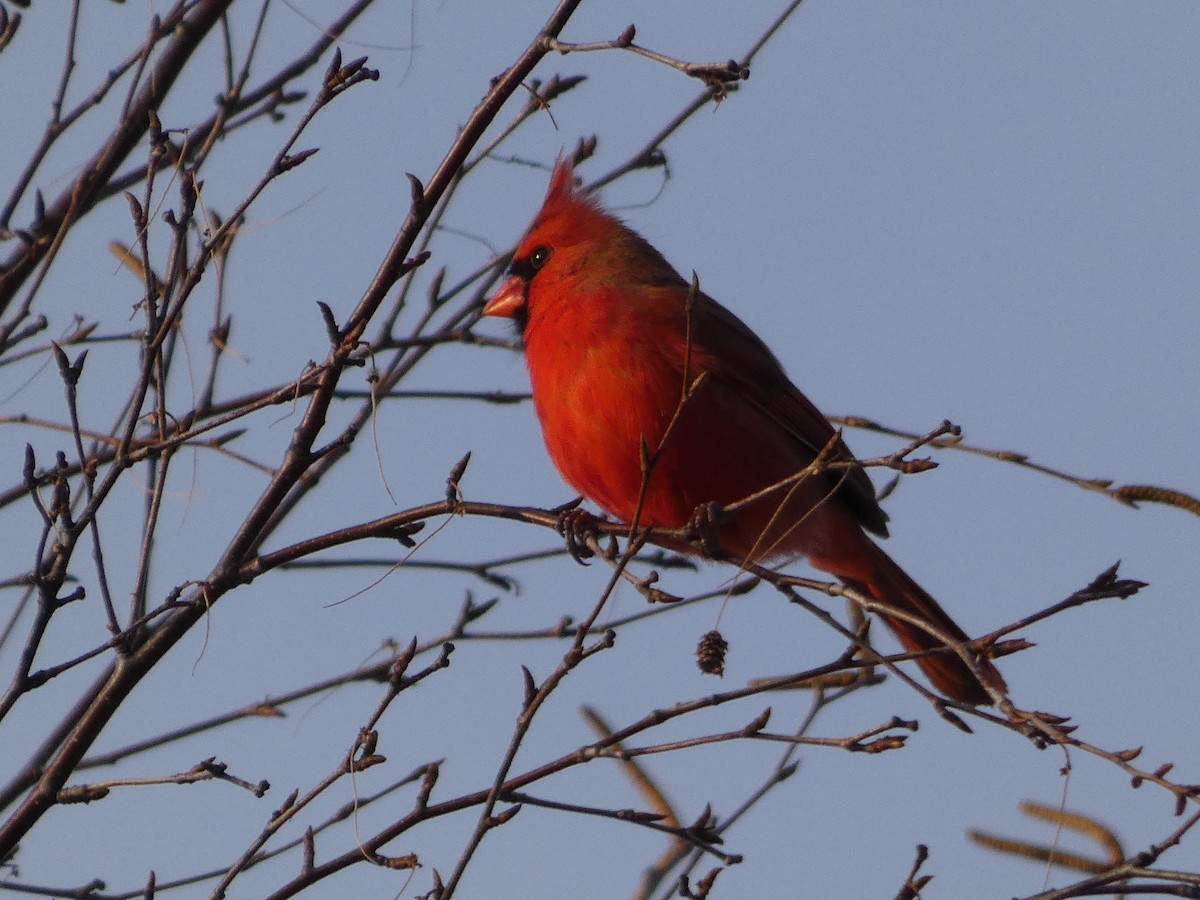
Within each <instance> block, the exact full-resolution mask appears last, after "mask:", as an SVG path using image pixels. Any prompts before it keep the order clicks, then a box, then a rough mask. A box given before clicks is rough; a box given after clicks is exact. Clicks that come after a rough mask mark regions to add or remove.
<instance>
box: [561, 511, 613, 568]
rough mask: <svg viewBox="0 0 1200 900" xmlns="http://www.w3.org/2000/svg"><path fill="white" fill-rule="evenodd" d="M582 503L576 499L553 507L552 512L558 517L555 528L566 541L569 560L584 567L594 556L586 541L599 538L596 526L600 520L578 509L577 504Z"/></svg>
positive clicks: (598, 530)
mask: <svg viewBox="0 0 1200 900" xmlns="http://www.w3.org/2000/svg"><path fill="white" fill-rule="evenodd" d="M582 502H583V498H582V497H576V498H575V499H574V500H572V501H571V502H570V503H564V504H563V505H562V506H557V507H555V508H554V509H553V510H552V512H554V513H556V514H557V515H558V523H557V525H555V528H556V529H557V531H558V533H559V534H561V535H562V536H563V537H564V538H565V539H566V542H567V552H568V553H569V554H571V559H573V560H575V562H577V563H579V564H580V565H581V566H586V565H588V563H587V560H588V559H589V558H591V557H592V556H595V554H594V553H593V552H592V548H591V547H589V546H588V544H587V539H588V538H589V537H594V538H599V537H600V529H599V528H598V527H597V525H598V524H599V523H600V522H601V521H602V520H601V519H600V517H599V516H597V515H595V514H594V513H591V512H588V511H587V510H586V509H583V508H582V507H580V505H579V504H580V503H582Z"/></svg>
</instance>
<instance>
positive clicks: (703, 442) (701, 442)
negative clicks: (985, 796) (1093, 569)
mask: <svg viewBox="0 0 1200 900" xmlns="http://www.w3.org/2000/svg"><path fill="white" fill-rule="evenodd" d="M689 298H690V300H689ZM689 306H690V309H689ZM483 312H484V314H485V315H490V316H503V317H508V318H511V319H514V320H515V321H516V323H517V325H518V327H519V328H520V329H521V331H522V333H523V337H524V343H525V358H526V362H527V363H528V366H529V377H530V381H531V383H532V387H533V403H534V408H535V409H536V411H537V415H538V418H539V419H540V421H541V425H542V433H543V436H544V438H545V441H546V448H547V450H549V452H550V457H551V459H552V460H553V461H554V464H555V465H556V466H557V467H558V470H559V472H560V473H561V474H562V476H563V478H564V479H565V480H566V481H567V482H568V483H569V484H570V485H571V486H572V487H573V488H574V489H575V490H577V491H579V492H580V493H581V494H583V495H584V496H585V497H588V498H589V499H591V500H592V501H594V502H595V503H597V504H598V505H599V506H600V507H602V508H603V509H604V510H605V511H606V512H608V513H609V514H610V515H613V516H615V517H616V518H618V519H620V520H621V521H623V522H631V521H632V520H633V519H634V517H635V515H637V516H638V521H639V523H640V524H641V525H648V526H654V527H659V528H667V529H678V528H682V527H684V526H686V525H688V524H689V523H690V522H693V521H694V518H695V515H696V513H697V510H699V509H702V508H706V507H708V508H711V506H710V505H711V504H713V503H716V504H719V505H721V506H729V505H733V504H735V503H737V501H739V500H743V499H744V498H747V497H750V496H751V495H753V494H755V493H757V492H759V491H762V490H763V489H765V488H768V487H770V486H772V485H775V484H777V483H778V482H781V481H783V480H785V479H787V478H788V477H789V476H794V475H796V474H797V473H799V472H800V471H801V470H803V469H804V468H805V467H806V466H808V465H809V464H810V463H812V462H813V460H814V459H815V458H816V456H817V454H818V453H819V452H820V451H821V449H822V448H823V447H825V446H826V444H827V443H829V442H831V441H832V442H833V444H832V445H831V446H832V449H833V451H834V452H833V459H834V460H835V461H836V462H837V463H838V465H835V466H832V467H830V468H829V469H828V470H827V471H825V472H823V473H821V474H818V475H815V476H812V475H810V476H809V477H807V478H803V479H799V480H796V481H794V483H793V484H792V485H790V486H788V487H785V488H781V489H779V490H777V491H775V492H773V493H771V494H770V495H768V496H764V497H762V498H761V499H759V500H756V501H754V502H753V503H751V504H748V505H746V506H745V507H743V508H740V509H738V510H736V511H735V512H734V513H732V514H731V516H730V517H728V518H727V519H725V518H717V520H716V521H717V522H718V523H720V524H718V525H716V535H717V537H718V539H719V543H720V546H721V548H723V549H725V550H728V551H732V552H733V553H735V554H738V555H740V556H742V557H743V558H745V559H748V560H752V561H754V562H760V561H762V560H764V559H767V558H778V557H781V556H805V557H807V558H808V561H809V562H810V563H811V564H812V565H813V566H814V567H815V568H817V569H820V570H821V571H823V572H828V573H829V574H831V575H833V576H835V577H836V578H838V579H839V580H840V581H841V582H843V583H844V584H845V585H846V586H848V587H851V588H853V589H855V590H857V591H859V592H861V593H863V594H866V595H869V596H871V597H873V598H874V599H876V600H877V601H880V602H881V603H884V604H888V605H891V606H893V607H895V608H897V609H900V610H903V611H905V612H907V613H910V614H912V615H915V616H917V617H919V618H920V619H921V620H923V621H925V622H928V623H930V624H931V625H933V626H935V627H936V628H937V629H938V630H940V631H941V632H943V633H944V634H946V635H947V636H949V637H951V638H953V639H954V640H955V641H958V642H961V643H966V642H968V641H969V640H970V638H968V637H967V635H966V633H965V632H964V631H963V630H962V629H961V628H959V627H958V625H956V624H955V623H954V621H953V620H952V619H951V618H950V617H949V616H948V615H947V614H946V613H945V611H943V610H942V608H941V607H940V606H939V605H938V604H937V602H936V601H935V600H934V599H933V598H932V597H931V596H929V594H927V593H926V592H925V591H924V590H923V589H922V588H921V587H920V586H919V585H918V584H917V583H916V582H915V581H913V579H912V578H910V577H909V576H908V574H907V573H905V571H904V570H903V569H901V568H900V566H898V565H897V564H896V563H895V562H893V561H892V559H891V557H889V556H888V555H887V554H886V553H884V552H883V550H881V549H880V548H879V547H878V546H877V545H876V544H875V543H874V541H872V540H871V539H870V538H869V537H868V536H867V535H866V534H865V533H864V529H865V530H866V531H870V532H873V533H874V534H877V535H880V536H882V537H886V536H887V524H886V523H887V516H886V515H885V514H884V512H883V510H881V509H880V507H879V504H878V502H877V501H876V498H875V491H874V489H873V487H872V485H871V481H870V479H869V478H868V477H867V474H866V472H865V471H864V470H863V468H862V467H861V466H859V465H858V463H857V462H856V461H855V460H854V457H853V456H852V455H851V453H850V451H849V450H848V449H847V448H846V446H845V445H844V444H843V443H842V442H841V439H840V437H835V432H834V429H833V426H832V425H831V424H830V423H829V421H828V420H827V419H826V418H825V416H823V415H822V414H821V413H820V412H819V411H818V410H817V408H816V407H815V406H814V405H813V404H812V403H811V402H810V401H809V399H808V398H807V397H805V396H804V394H802V393H801V392H800V391H799V389H798V388H796V386H795V385H793V384H792V383H791V381H790V380H789V379H788V377H787V375H786V374H785V373H784V370H783V367H782V366H781V365H780V363H779V361H778V360H777V359H776V358H775V356H774V355H773V354H772V353H771V351H770V350H769V349H767V346H766V344H764V343H763V342H762V340H760V339H759V338H758V336H757V335H755V334H754V332H753V331H751V330H750V328H749V327H747V326H746V324H745V323H743V322H742V321H741V320H740V319H739V318H738V317H737V316H735V315H734V314H733V313H731V312H730V311H729V310H727V309H726V308H725V307H723V306H721V304H719V303H717V301H715V300H713V299H712V298H710V297H707V296H705V295H704V294H703V293H699V292H695V291H692V290H691V289H690V286H689V284H688V282H687V281H685V280H684V279H683V278H682V277H681V276H680V275H679V273H677V272H676V271H675V270H674V269H673V268H672V267H671V266H670V264H668V263H667V261H666V260H665V259H664V258H663V256H662V254H660V253H659V252H658V251H657V250H655V249H654V247H652V246H650V244H649V242H647V241H646V240H645V239H644V238H642V237H641V235H639V234H637V233H636V232H634V231H633V230H632V229H630V228H628V227H627V226H626V225H625V224H624V223H623V222H621V220H619V219H617V218H616V217H615V216H613V215H611V214H610V213H608V212H607V211H606V210H604V208H603V207H602V206H601V205H600V204H599V202H598V201H597V200H596V199H594V198H593V197H591V196H589V195H587V194H585V193H583V192H582V191H580V190H577V189H576V187H575V184H574V173H573V169H572V166H571V164H570V163H569V162H568V161H564V160H560V161H559V163H558V164H557V166H556V167H555V169H554V173H553V175H552V176H551V178H550V187H549V190H548V191H547V192H546V199H545V202H544V203H543V205H542V208H541V210H540V211H539V212H538V214H537V217H536V218H535V219H534V220H533V224H532V225H531V226H530V227H529V230H528V231H527V232H526V234H525V236H524V237H523V238H522V239H521V243H520V244H519V246H518V247H517V250H516V252H515V254H514V257H513V262H512V267H511V268H510V270H509V273H508V277H507V278H506V280H505V281H504V282H503V283H502V284H501V285H500V287H499V289H498V290H497V291H496V293H495V294H494V295H493V296H492V297H491V299H490V300H488V302H487V305H486V306H484V309H483ZM697 379H699V381H698V382H697ZM689 388H694V390H693V391H691V392H690V394H689V395H688V396H686V398H685V392H688V390H689ZM672 420H674V424H669V423H671V422H672ZM646 459H650V460H652V463H651V465H650V466H649V474H648V478H646V479H645V480H646V484H645V496H644V498H643V499H642V505H641V508H640V512H639V510H638V501H639V498H640V497H642V491H643V480H644V474H645V470H644V460H646ZM680 543H681V545H682V547H683V548H686V549H691V550H692V552H696V551H695V549H694V548H692V547H691V546H690V545H689V544H687V543H685V542H680ZM883 619H884V621H885V622H886V623H887V624H888V626H889V627H890V628H891V630H892V631H893V632H895V634H896V636H897V637H898V638H899V639H900V642H901V643H902V644H903V645H904V646H905V647H906V648H907V649H908V650H910V651H924V650H934V649H938V648H943V647H944V645H943V643H942V642H941V641H939V640H938V639H936V638H934V637H932V636H931V635H929V634H928V633H927V632H925V631H923V630H922V629H921V628H919V627H916V626H914V625H913V624H911V623H909V622H905V621H903V620H901V619H899V618H896V617H893V616H888V615H884V616H883ZM919 664H920V666H921V668H922V669H923V670H924V671H925V673H926V675H927V676H928V677H929V679H930V680H931V681H932V682H933V684H934V685H935V686H936V687H937V688H938V689H939V690H940V691H942V692H943V693H945V694H946V695H947V696H949V697H952V698H954V699H955V700H959V701H962V702H965V703H972V704H988V703H991V702H992V701H991V698H990V697H989V695H988V693H987V691H986V690H985V688H984V686H983V685H982V684H981V683H980V682H979V680H978V679H977V678H976V677H975V675H974V674H973V673H972V672H971V670H970V668H969V667H968V666H967V665H966V664H965V663H963V661H962V660H961V659H960V658H959V657H958V656H957V655H955V654H953V653H951V652H943V653H939V654H936V655H932V656H926V657H922V658H921V659H920V660H919ZM979 664H980V667H981V671H983V672H984V675H985V677H986V679H987V681H988V682H989V683H990V684H991V685H992V686H993V687H994V688H995V689H997V690H1000V691H1003V690H1005V686H1004V680H1003V679H1002V678H1001V677H1000V673H999V672H998V671H996V669H995V668H994V667H993V666H992V664H991V663H990V662H988V661H987V660H986V659H981V660H980V661H979Z"/></svg>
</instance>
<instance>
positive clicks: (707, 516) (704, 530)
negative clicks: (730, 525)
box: [684, 503, 729, 558]
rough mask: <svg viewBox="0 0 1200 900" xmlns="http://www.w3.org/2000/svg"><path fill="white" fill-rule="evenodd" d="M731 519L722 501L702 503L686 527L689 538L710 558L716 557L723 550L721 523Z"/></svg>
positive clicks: (685, 530)
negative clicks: (720, 531) (720, 532)
mask: <svg viewBox="0 0 1200 900" xmlns="http://www.w3.org/2000/svg"><path fill="white" fill-rule="evenodd" d="M727 521H729V514H728V513H727V512H725V507H723V506H722V505H721V504H720V503H701V504H700V505H699V506H697V507H696V511H695V512H693V513H692V518H691V519H689V520H688V523H687V525H686V526H685V527H684V533H685V534H686V535H687V537H688V540H690V541H691V542H692V543H693V544H695V545H696V546H697V547H699V548H700V552H701V553H703V554H704V555H705V556H707V557H709V558H716V556H717V555H718V554H719V553H720V552H721V536H720V534H719V529H720V527H721V525H723V524H725V523H726V522H727Z"/></svg>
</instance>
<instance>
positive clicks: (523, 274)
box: [508, 245, 550, 281]
mask: <svg viewBox="0 0 1200 900" xmlns="http://www.w3.org/2000/svg"><path fill="white" fill-rule="evenodd" d="M549 258H550V248H549V247H547V246H545V245H542V246H538V247H534V248H533V249H532V250H530V251H529V252H528V253H526V254H525V255H524V256H519V257H517V258H516V259H514V260H513V261H512V265H511V266H509V268H508V271H509V273H510V274H512V275H516V276H517V277H518V278H520V279H522V280H524V281H529V280H531V279H532V278H533V276H534V275H536V274H537V270H538V269H540V268H541V267H542V266H544V265H545V264H546V260H548V259H549Z"/></svg>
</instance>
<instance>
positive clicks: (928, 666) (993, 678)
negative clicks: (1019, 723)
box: [809, 528, 1007, 705]
mask: <svg viewBox="0 0 1200 900" xmlns="http://www.w3.org/2000/svg"><path fill="white" fill-rule="evenodd" d="M846 531H847V534H846V535H844V537H845V538H846V539H848V540H849V541H851V542H852V543H853V544H854V545H855V546H853V547H847V546H846V544H845V543H844V542H843V541H841V540H839V541H838V542H837V544H838V552H837V553H836V554H826V555H821V556H816V555H814V556H811V557H810V559H809V561H810V562H811V563H812V565H813V566H814V567H816V568H818V569H820V570H821V571H823V572H828V573H829V574H831V575H834V576H836V577H837V578H838V580H839V581H841V582H842V583H843V584H845V585H846V586H847V587H849V588H852V589H854V590H857V591H859V592H861V593H864V594H866V595H867V596H869V597H872V598H874V599H875V600H877V601H879V603H881V604H886V605H888V606H892V607H894V608H895V609H897V610H900V611H901V612H906V613H908V614H909V615H912V616H915V617H917V618H919V619H920V620H921V621H924V622H927V623H928V624H930V625H931V626H933V627H934V628H936V629H937V630H938V631H940V632H942V633H943V634H945V635H946V636H947V637H950V638H953V639H954V640H955V641H956V642H958V643H961V644H966V643H969V642H970V640H971V639H970V638H969V637H968V636H967V633H966V632H965V631H963V630H962V629H961V628H959V627H958V625H957V624H956V623H955V621H954V620H953V619H951V618H950V616H949V615H948V614H947V613H946V611H945V610H944V609H942V608H941V606H939V605H938V602H937V601H936V600H934V599H933V597H931V596H929V594H928V593H927V592H926V591H925V589H924V588H922V587H921V586H920V585H919V584H917V583H916V582H915V581H913V579H912V578H911V577H910V576H909V574H908V573H907V572H905V571H904V570H903V569H902V568H900V566H898V565H897V564H896V563H895V562H894V561H893V560H892V558H891V557H890V556H888V555H887V554H886V553H884V552H883V550H882V549H881V548H880V547H879V545H877V544H876V543H875V542H874V541H872V540H871V539H870V538H869V537H867V536H866V535H865V534H863V533H862V532H861V531H860V530H859V529H858V528H854V529H846ZM851 531H852V532H853V534H854V537H851V536H850V532H851ZM880 616H881V618H882V619H883V621H884V622H886V623H887V626H888V628H890V629H891V630H892V633H893V634H895V635H896V637H897V638H898V639H899V641H900V643H901V644H903V645H904V648H905V649H906V650H908V651H909V652H914V653H915V652H921V651H928V650H942V651H944V652H941V653H936V654H933V655H930V656H924V657H921V658H920V659H918V660H917V664H918V665H919V666H920V667H921V669H922V670H923V671H924V672H925V675H926V676H927V677H928V678H929V680H930V681H931V682H933V685H934V687H936V688H937V689H938V690H939V691H941V692H942V693H943V694H945V695H946V696H947V697H951V698H952V699H954V700H958V701H961V702H963V703H971V704H975V705H990V704H991V703H992V698H991V696H990V695H989V693H988V691H987V689H986V688H985V687H984V686H983V684H982V683H981V682H980V680H979V678H977V677H976V675H975V673H974V672H972V671H971V668H970V667H969V666H968V665H967V664H966V663H965V662H963V660H962V659H961V658H960V657H959V656H958V654H956V653H954V652H953V651H949V650H946V646H947V645H946V643H945V642H943V641H941V640H939V639H938V638H936V637H934V636H933V635H931V634H929V633H928V632H927V631H925V630H924V629H922V628H921V627H920V626H918V625H914V624H913V623H911V622H906V621H905V620H904V619H901V618H898V617H896V616H890V615H887V614H886V613H880ZM979 667H980V670H981V671H982V672H983V676H984V679H985V680H986V681H987V683H988V684H989V685H990V686H991V687H993V688H994V689H996V690H999V691H1000V692H1004V691H1006V690H1007V686H1006V685H1005V683H1004V678H1003V677H1001V675H1000V672H999V671H998V670H997V669H996V667H995V666H994V665H992V663H991V662H990V661H989V660H987V659H983V658H979Z"/></svg>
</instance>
